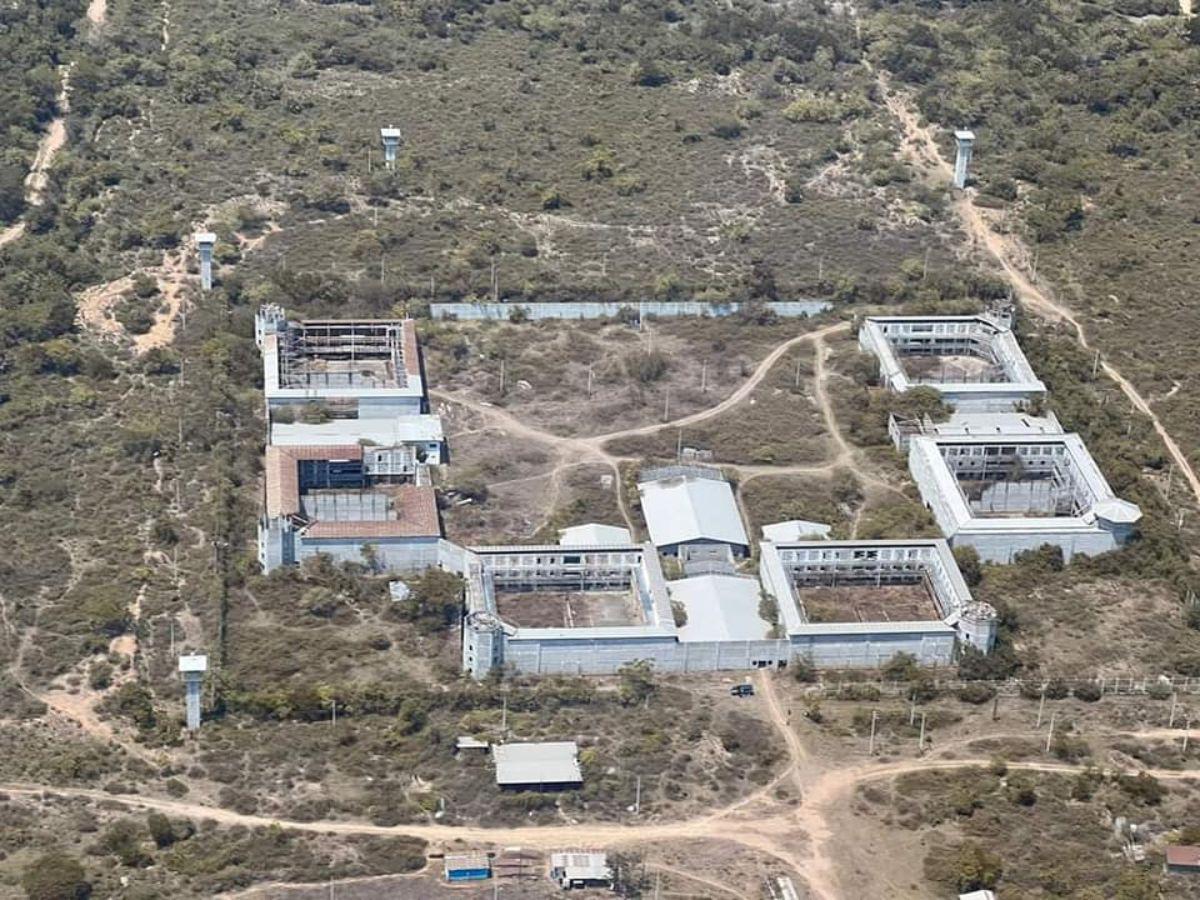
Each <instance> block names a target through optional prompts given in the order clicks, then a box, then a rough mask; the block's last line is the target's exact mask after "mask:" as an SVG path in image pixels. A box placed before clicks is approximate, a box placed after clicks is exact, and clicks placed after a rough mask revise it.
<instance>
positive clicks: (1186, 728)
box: [1183, 716, 1192, 753]
mask: <svg viewBox="0 0 1200 900" xmlns="http://www.w3.org/2000/svg"><path fill="white" fill-rule="evenodd" d="M1191 736H1192V718H1191V716H1188V717H1187V718H1186V719H1184V720H1183V752H1184V753H1187V745H1188V738H1189V737H1191Z"/></svg>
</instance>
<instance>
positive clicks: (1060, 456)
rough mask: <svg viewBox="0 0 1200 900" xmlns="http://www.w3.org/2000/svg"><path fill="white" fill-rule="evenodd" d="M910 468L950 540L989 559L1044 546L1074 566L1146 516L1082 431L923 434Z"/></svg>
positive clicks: (1125, 535)
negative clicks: (1116, 489)
mask: <svg viewBox="0 0 1200 900" xmlns="http://www.w3.org/2000/svg"><path fill="white" fill-rule="evenodd" d="M908 468H909V471H910V472H911V473H912V477H913V480H914V481H915V482H916V484H917V488H918V490H919V491H920V492H921V499H922V500H923V501H924V503H925V505H926V506H927V507H928V508H929V510H930V511H931V512H932V513H933V517H934V519H935V520H936V521H937V523H938V527H940V528H941V530H942V533H943V534H944V535H945V536H946V537H947V539H949V541H950V542H951V543H952V544H954V545H955V546H958V545H959V544H966V545H970V546H972V547H974V548H975V549H976V550H977V551H978V552H979V556H980V558H981V559H983V560H985V561H987V562H998V563H1008V562H1012V560H1013V557H1014V556H1015V555H1016V554H1017V553H1020V552H1022V551H1025V550H1035V549H1037V548H1038V547H1040V546H1042V545H1043V544H1052V545H1054V546H1057V547H1061V548H1062V552H1063V558H1064V559H1065V560H1068V561H1069V560H1070V559H1071V557H1072V556H1074V555H1075V554H1076V553H1085V554H1087V555H1089V556H1094V555H1097V554H1100V553H1105V552H1107V551H1109V550H1113V549H1115V548H1117V547H1119V546H1120V545H1121V544H1124V543H1125V542H1126V541H1128V540H1129V539H1130V538H1131V537H1132V536H1133V534H1134V526H1135V525H1136V523H1137V522H1138V520H1140V519H1141V516H1142V512H1141V510H1140V509H1139V508H1138V507H1137V505H1136V504H1134V503H1130V502H1128V501H1126V500H1121V499H1119V498H1118V497H1117V496H1116V495H1115V494H1114V493H1113V491H1112V488H1110V487H1109V485H1108V482H1107V481H1106V480H1105V478H1104V475H1103V474H1102V473H1101V472H1100V469H1099V468H1098V467H1097V466H1096V463H1095V461H1094V460H1093V459H1092V457H1091V455H1090V454H1089V453H1088V451H1087V447H1085V446H1084V443H1083V441H1082V440H1081V439H1080V437H1079V435H1077V434H1040V433H1033V432H1026V433H1024V434H1017V435H1001V436H996V435H992V434H965V433H960V434H957V435H946V436H925V435H921V436H916V437H913V438H912V439H911V440H910V442H909V448H908Z"/></svg>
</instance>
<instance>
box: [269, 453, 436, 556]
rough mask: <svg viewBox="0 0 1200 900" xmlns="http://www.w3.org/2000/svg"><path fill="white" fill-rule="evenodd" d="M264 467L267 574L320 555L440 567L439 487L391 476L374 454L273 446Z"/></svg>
mask: <svg viewBox="0 0 1200 900" xmlns="http://www.w3.org/2000/svg"><path fill="white" fill-rule="evenodd" d="M265 468H266V472H265V478H264V489H263V495H264V496H263V510H264V513H263V516H262V518H261V519H260V520H259V526H258V555H259V564H260V565H261V566H262V569H263V571H264V572H270V571H272V570H274V569H276V568H278V567H279V566H288V565H295V564H297V563H301V562H303V561H304V560H305V559H307V558H309V557H311V556H316V555H317V554H327V555H329V556H330V557H332V558H333V559H334V560H336V561H337V562H356V563H364V564H367V565H370V566H372V567H374V568H378V569H380V570H388V569H390V570H393V571H415V570H420V569H425V568H429V567H430V566H434V565H437V564H438V562H439V559H440V556H439V545H440V543H441V527H440V523H439V519H438V510H437V499H436V497H435V495H434V491H433V488H432V487H429V486H426V485H416V484H411V483H407V482H406V481H405V480H404V476H403V475H399V474H392V473H390V472H389V471H388V470H387V462H386V460H384V462H383V463H382V464H381V463H380V462H379V460H378V459H377V458H376V457H375V456H374V451H373V449H369V448H364V447H362V446H361V445H358V444H351V445H346V446H318V447H279V446H269V447H267V452H266V466H265Z"/></svg>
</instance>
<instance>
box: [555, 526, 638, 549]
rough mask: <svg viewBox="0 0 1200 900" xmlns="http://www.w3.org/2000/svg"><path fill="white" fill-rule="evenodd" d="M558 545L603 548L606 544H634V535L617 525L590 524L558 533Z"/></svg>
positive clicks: (565, 529)
mask: <svg viewBox="0 0 1200 900" xmlns="http://www.w3.org/2000/svg"><path fill="white" fill-rule="evenodd" d="M558 543H559V544H560V545H561V546H564V547H587V546H603V545H604V544H632V543H633V535H631V534H630V533H629V529H628V528H618V527H617V526H616V525H601V524H600V523H598V522H589V523H587V524H586V525H572V526H571V527H570V528H564V529H562V531H560V532H559V533H558Z"/></svg>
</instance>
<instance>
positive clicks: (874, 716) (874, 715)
mask: <svg viewBox="0 0 1200 900" xmlns="http://www.w3.org/2000/svg"><path fill="white" fill-rule="evenodd" d="M878 720H879V712H878V710H872V711H871V740H870V742H869V743H868V744H867V755H868V756H874V755H875V723H876V722H877V721H878Z"/></svg>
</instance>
